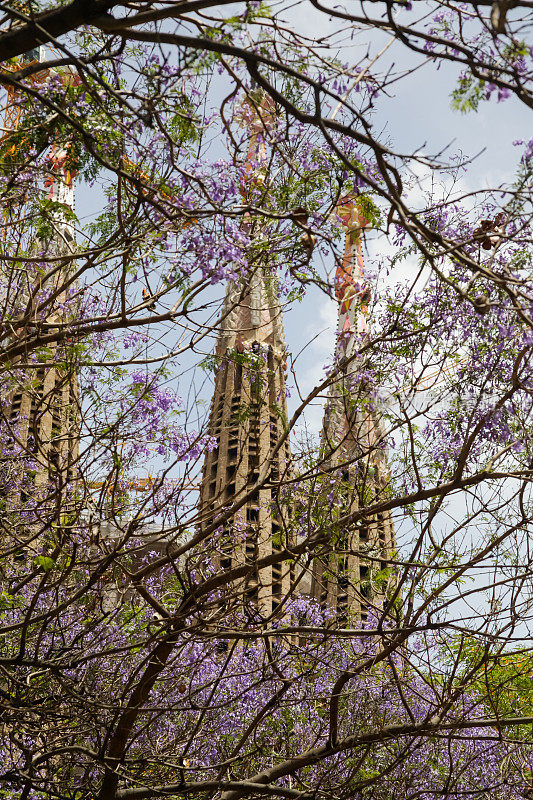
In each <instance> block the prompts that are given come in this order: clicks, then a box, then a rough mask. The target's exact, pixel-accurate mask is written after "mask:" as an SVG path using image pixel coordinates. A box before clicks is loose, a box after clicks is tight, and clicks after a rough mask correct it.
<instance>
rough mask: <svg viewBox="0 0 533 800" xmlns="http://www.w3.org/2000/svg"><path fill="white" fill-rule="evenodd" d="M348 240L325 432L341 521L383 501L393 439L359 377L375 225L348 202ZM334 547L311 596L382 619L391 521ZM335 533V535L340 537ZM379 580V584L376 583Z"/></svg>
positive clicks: (344, 204) (341, 209)
mask: <svg viewBox="0 0 533 800" xmlns="http://www.w3.org/2000/svg"><path fill="white" fill-rule="evenodd" d="M335 216H336V220H337V222H338V223H339V224H340V225H341V226H342V227H343V228H344V230H345V232H346V239H345V249H344V257H343V260H342V263H341V264H339V266H338V267H337V270H336V275H335V294H336V297H337V301H338V303H339V312H338V327H337V344H336V352H335V359H334V364H335V368H336V369H335V373H334V377H333V380H332V383H331V385H330V389H329V394H328V400H327V404H326V410H325V414H324V421H323V428H322V444H321V450H322V463H323V465H324V468H325V469H326V474H327V476H328V478H329V476H330V473H331V471H333V473H334V474H335V472H336V470H335V468H337V469H338V472H337V474H336V480H338V481H340V484H339V487H340V488H339V492H340V501H341V503H340V509H337V513H338V514H339V516H340V517H342V516H344V515H345V514H347V513H349V512H351V511H355V510H357V509H360V508H361V507H363V506H368V505H371V504H372V503H374V502H376V501H377V500H379V498H380V497H384V492H385V487H386V484H387V478H388V469H387V455H386V446H385V444H386V438H385V435H384V432H383V429H382V425H381V420H380V411H379V407H378V406H376V404H375V403H374V401H373V398H372V397H371V395H370V393H369V391H368V388H367V387H366V385H365V383H364V381H363V380H362V379H361V377H360V374H359V373H360V372H361V359H360V357H359V355H358V349H360V347H361V343H362V342H363V343H364V341H365V339H366V338H367V337H368V319H367V318H368V303H369V300H370V297H371V289H370V286H369V285H368V283H367V280H366V278H365V273H364V264H363V257H362V252H361V239H362V231H363V229H364V228H365V227H366V225H367V224H368V222H367V221H366V220H365V219H364V217H363V216H362V214H361V213H360V212H359V211H358V208H357V205H356V201H355V198H352V197H344V198H342V199H341V200H340V202H339V204H338V205H337V208H336V212H335ZM331 530H332V535H334V537H335V539H334V541H330V542H329V544H328V545H327V547H325V548H324V551H323V554H318V555H317V556H316V557H315V559H314V561H313V566H312V570H311V582H310V583H311V585H310V592H311V595H312V596H314V597H315V598H316V599H317V600H318V601H319V602H320V604H321V605H322V606H324V607H326V606H327V607H329V608H332V609H334V610H335V611H336V614H337V618H338V620H339V621H341V622H343V621H346V619H347V618H349V617H351V618H354V617H355V618H359V619H361V620H362V621H365V620H366V618H367V616H368V613H369V611H372V610H374V613H379V608H380V607H381V606H382V604H383V593H384V591H385V588H386V587H385V584H386V575H387V567H388V564H389V561H390V558H391V554H392V552H393V551H394V548H395V538H394V529H393V524H392V519H391V517H390V514H389V513H385V514H377V515H374V516H372V517H369V518H365V519H364V521H363V522H362V523H360V524H359V525H357V526H356V525H348V526H346V527H345V528H344V529H342V530H338V528H337V526H336V525H335V520H334V518H332V520H331ZM333 532H334V534H333ZM378 573H379V574H380V576H379V577H380V579H379V581H378V580H376V577H377V575H378Z"/></svg>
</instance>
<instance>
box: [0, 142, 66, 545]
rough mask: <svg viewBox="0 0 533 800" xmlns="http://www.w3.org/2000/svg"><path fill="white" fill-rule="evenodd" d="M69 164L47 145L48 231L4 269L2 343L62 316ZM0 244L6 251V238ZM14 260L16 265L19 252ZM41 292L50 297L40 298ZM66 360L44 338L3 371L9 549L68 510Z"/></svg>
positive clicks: (3, 483) (3, 490)
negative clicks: (12, 268) (20, 266)
mask: <svg viewBox="0 0 533 800" xmlns="http://www.w3.org/2000/svg"><path fill="white" fill-rule="evenodd" d="M70 162H71V159H70V157H69V151H68V145H67V147H60V146H59V145H54V146H53V147H52V150H51V153H50V156H49V158H48V170H47V175H46V176H45V180H44V193H45V196H46V197H47V199H48V200H50V201H51V205H50V207H51V209H52V210H51V211H50V213H49V218H48V220H47V228H48V230H49V234H48V235H47V237H46V240H44V239H43V238H40V239H37V240H36V242H35V244H34V246H33V247H32V248H30V250H29V254H30V256H31V257H30V259H29V260H28V266H27V267H26V268H25V269H24V270H23V274H21V275H19V276H17V275H13V274H12V275H11V281H9V280H7V282H6V286H7V287H8V288H12V289H13V292H12V298H11V304H12V308H11V319H12V326H11V328H12V331H13V334H12V336H11V337H9V338H8V339H6V340H4V345H8V346H9V344H10V343H13V342H16V340H17V338H19V337H21V336H24V335H25V334H26V333H27V332H29V333H30V334H31V332H32V331H34V330H36V329H38V328H39V326H40V327H41V329H42V330H45V331H50V330H52V331H53V329H54V324H55V323H57V324H58V325H59V324H62V323H64V322H65V321H66V320H67V318H68V313H69V312H68V311H65V308H66V307H68V305H69V301H68V298H67V295H66V292H65V290H64V288H63V285H64V282H65V279H66V277H68V274H69V272H70V271H71V269H72V267H71V264H72V260H73V257H74V254H75V239H74V229H73V226H72V222H71V219H70V217H71V212H72V210H73V206H74V190H73V179H74V171H73V170H72V168H71V167H70V166H69V164H70ZM52 203H53V205H52ZM62 208H64V211H63V210H62ZM21 236H23V237H24V236H26V237H27V233H26V234H25V233H24V232H22V231H21ZM4 245H5V247H6V248H7V249H9V244H8V243H6V237H4ZM21 261H22V263H24V259H23V258H21ZM7 263H8V264H9V261H8V262H7ZM47 273H48V274H47ZM2 282H3V283H4V279H3V280H2ZM45 292H46V293H48V294H49V296H51V298H52V299H51V300H44V293H45ZM55 293H56V295H55V297H54V294H55ZM9 300H10V299H9V297H8V298H7V299H6V302H9ZM40 303H44V305H43V308H44V309H46V310H45V311H41V310H40V309H39V304H40ZM18 320H19V321H20V324H18V325H17V321H18ZM43 322H44V325H43ZM66 360H67V358H66V356H65V353H64V352H63V351H62V348H61V346H60V345H58V344H56V343H49V344H47V345H46V347H45V348H40V349H38V350H37V351H31V352H28V353H27V354H23V355H22V356H19V357H17V358H16V359H15V360H14V361H13V364H12V367H11V368H10V369H9V371H8V374H6V376H5V380H6V384H5V385H6V388H7V392H6V395H5V397H4V399H3V402H2V407H1V415H0V424H1V426H2V429H3V433H2V438H3V440H5V441H8V442H9V443H10V451H11V458H6V459H5V460H4V467H3V469H2V472H1V473H0V502H2V504H3V505H4V507H5V512H6V513H5V514H2V515H0V517H1V518H2V519H3V522H4V524H5V525H6V531H5V532H6V533H7V534H9V539H10V540H11V541H13V542H14V546H15V548H16V547H17V546H19V545H20V546H21V547H23V548H27V549H28V548H29V549H30V550H31V549H32V547H33V546H35V547H37V546H40V545H39V541H40V533H41V532H42V531H44V530H47V529H48V528H49V524H50V513H54V511H53V509H54V508H55V507H57V508H58V509H61V513H62V514H63V515H64V514H65V512H66V511H67V510H68V503H67V502H66V501H65V496H66V495H67V494H70V493H71V492H72V483H73V480H74V476H75V467H76V461H77V454H78V424H77V421H78V419H79V414H78V410H79V408H78V406H79V390H78V378H77V373H76V370H75V368H74V367H73V368H69V366H68V365H66V364H65V362H66ZM58 362H60V363H58ZM34 364H35V366H33V365H34ZM2 498H3V500H2ZM59 498H61V502H60V501H59ZM28 521H29V522H30V524H29V527H28V525H27V523H28ZM8 528H9V530H7V529H8ZM41 528H42V531H41Z"/></svg>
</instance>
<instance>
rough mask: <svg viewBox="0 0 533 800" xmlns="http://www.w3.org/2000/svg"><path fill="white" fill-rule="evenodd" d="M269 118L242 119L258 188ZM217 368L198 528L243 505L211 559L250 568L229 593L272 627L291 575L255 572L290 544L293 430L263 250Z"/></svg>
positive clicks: (229, 295)
mask: <svg viewBox="0 0 533 800" xmlns="http://www.w3.org/2000/svg"><path fill="white" fill-rule="evenodd" d="M268 113H269V112H268V107H266V106H265V105H264V104H261V106H260V107H259V108H255V107H252V106H251V105H248V106H247V108H246V109H245V113H244V114H243V116H244V119H245V123H246V127H247V128H248V130H249V131H250V133H251V136H250V144H249V151H248V162H247V167H246V181H247V182H249V183H255V184H256V185H257V184H258V183H260V182H261V180H262V179H261V162H262V161H263V160H264V155H263V154H264V149H263V146H262V134H261V132H262V131H263V132H264V129H263V126H264V124H265V118H266V117H267V115H268ZM257 166H259V169H256V167H257ZM244 191H245V192H246V187H245V190H244ZM244 224H245V225H247V226H248V231H249V232H250V234H251V237H252V239H253V238H254V236H257V237H260V236H261V235H262V230H261V223H260V222H255V223H253V225H254V226H255V229H254V228H253V227H252V223H251V222H250V221H249V220H245V222H244ZM216 364H217V371H216V377H215V389H214V394H213V399H212V403H211V412H210V417H209V433H210V434H211V435H212V436H213V437H215V438H216V447H215V449H214V450H213V451H212V452H210V453H208V454H207V455H206V459H205V463H204V470H203V477H202V482H201V489H200V517H201V520H200V526H201V527H203V528H206V527H207V526H209V525H212V524H213V523H214V522H216V518H217V516H219V515H220V514H221V513H222V511H223V510H225V509H231V506H232V505H234V504H239V503H240V502H241V500H242V498H244V497H245V496H246V501H245V502H244V503H243V504H242V505H241V506H240V507H239V508H238V510H236V511H235V513H230V516H229V518H228V520H227V521H226V522H224V525H223V526H221V529H220V530H219V533H220V538H219V539H218V540H217V553H216V555H215V557H214V560H215V564H216V566H217V568H218V569H221V570H231V569H232V568H235V567H236V566H241V565H249V569H248V570H247V572H246V575H245V577H244V578H242V579H240V580H239V581H236V582H235V583H234V584H233V585H232V589H233V590H234V596H235V597H236V598H244V613H245V615H246V614H248V615H250V616H253V617H256V616H257V613H259V615H260V616H261V617H262V618H264V619H268V618H269V617H271V616H272V615H276V614H279V613H282V608H281V607H282V604H283V598H284V596H285V595H286V594H287V593H288V591H289V588H290V574H289V572H290V570H289V566H285V565H283V564H281V563H280V564H274V565H272V566H268V567H266V568H264V569H261V570H258V569H257V567H256V563H257V560H258V559H260V558H263V557H265V556H269V555H271V554H272V553H274V552H275V551H276V550H281V549H282V546H284V544H285V543H286V541H287V538H286V537H287V534H286V530H287V504H286V502H284V497H283V490H282V489H281V483H282V482H283V479H284V478H286V477H287V472H288V469H289V457H290V451H289V442H288V438H287V439H285V440H284V441H283V442H282V443H281V439H282V437H283V434H284V431H285V425H286V421H287V405H286V397H285V370H286V348H285V336H284V330H283V322H282V315H281V307H280V303H279V299H278V295H277V282H276V277H275V276H274V275H273V274H272V273H271V271H270V270H269V266H268V257H267V256H265V254H264V252H263V250H262V248H258V250H257V255H254V253H253V248H252V251H251V253H250V258H249V262H248V270H247V272H246V274H243V275H242V276H241V277H240V278H239V279H238V280H235V281H233V280H231V281H229V283H228V286H227V290H226V296H225V300H224V305H223V308H222V322H221V326H220V329H219V335H218V341H217V345H216ZM263 475H268V479H267V482H266V483H265V484H264V485H263V486H262V488H260V489H256V490H254V489H253V486H254V484H255V483H256V482H257V480H258V479H259V477H260V476H263ZM228 591H229V594H233V592H232V591H231V590H228ZM238 602H239V603H240V602H241V601H240V599H239V600H238Z"/></svg>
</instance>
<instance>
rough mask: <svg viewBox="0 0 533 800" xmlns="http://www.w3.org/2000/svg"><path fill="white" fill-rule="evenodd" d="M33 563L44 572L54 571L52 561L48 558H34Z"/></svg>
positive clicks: (53, 562) (54, 563)
mask: <svg viewBox="0 0 533 800" xmlns="http://www.w3.org/2000/svg"><path fill="white" fill-rule="evenodd" d="M33 562H34V564H36V565H37V566H38V567H41V568H42V569H43V570H44V571H45V572H50V570H52V569H54V567H55V565H56V562H55V561H54V559H53V558H49V557H48V556H36V557H35V558H34V560H33Z"/></svg>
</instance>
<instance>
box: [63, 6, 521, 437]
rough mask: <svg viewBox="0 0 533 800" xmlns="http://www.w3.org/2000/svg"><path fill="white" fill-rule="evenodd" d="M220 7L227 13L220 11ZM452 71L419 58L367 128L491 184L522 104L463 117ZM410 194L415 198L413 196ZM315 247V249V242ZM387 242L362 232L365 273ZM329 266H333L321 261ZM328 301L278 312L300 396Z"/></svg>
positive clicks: (316, 371)
mask: <svg viewBox="0 0 533 800" xmlns="http://www.w3.org/2000/svg"><path fill="white" fill-rule="evenodd" d="M304 8H305V13H302V4H297V5H295V6H289V10H288V11H287V15H286V16H287V20H288V22H289V23H290V24H293V25H295V26H297V28H298V30H299V31H300V32H301V33H303V34H306V35H308V36H310V37H311V38H312V37H313V36H315V35H316V33H317V31H319V32H320V35H321V36H323V35H324V34H325V33H326V32H328V24H329V26H330V27H329V30H330V31H332V30H334V29H335V28H336V26H338V23H337V22H335V21H332V22H331V23H328V21H327V18H326V17H325V16H324V15H320V18H317V15H316V12H313V11H312V10H310V9H309V5H308V4H307V5H305V6H304ZM222 10H223V11H224V13H229V11H226V9H222ZM384 41H386V40H385V39H383V37H382V35H381V34H379V35H376V37H375V41H373V42H369V41H366V40H365V41H361V40H359V41H358V40H357V39H356V41H355V43H350V44H349V45H348V46H346V47H344V49H343V50H342V53H341V55H342V60H343V61H345V62H348V63H350V62H352V63H354V64H356V63H357V62H358V61H359V60H360V58H361V56H362V55H363V54H364V53H365V52H366V49H367V47H369V46H371V47H373V48H374V49H380V48H381V46H382V45H383V43H384ZM418 61H419V59H418V56H417V57H414V56H412V55H411V54H408V53H406V51H405V48H403V46H401V45H397V44H394V45H393V46H392V47H391V48H389V49H388V50H387V52H386V54H385V56H384V57H383V58H382V60H381V61H380V62H378V64H377V65H376V67H375V70H376V71H377V72H384V71H386V70H387V69H388V68H389V67H390V66H391V65H394V68H396V69H398V68H404V69H407V68H408V67H413V66H415V64H417V63H418ZM457 76H458V70H457V69H456V68H455V67H453V66H450V65H449V64H445V65H444V66H443V67H441V68H440V69H436V68H435V65H434V64H432V63H426V64H425V66H423V67H422V68H421V69H418V70H417V71H416V72H415V73H413V74H412V75H409V76H407V77H406V78H405V79H403V80H400V81H398V82H397V83H395V84H394V87H393V90H394V95H392V94H391V96H390V97H385V98H380V101H379V102H378V103H377V105H376V111H375V114H374V128H375V130H377V131H380V132H381V137H382V139H385V140H387V141H388V142H389V143H390V145H391V146H392V147H393V148H397V149H398V150H400V151H404V152H413V151H414V150H416V149H420V151H421V152H424V153H426V154H432V153H436V152H439V151H441V150H443V149H444V148H446V147H447V148H448V150H447V152H448V153H450V154H462V155H463V156H467V157H473V156H476V158H475V159H474V161H473V162H472V163H471V164H470V165H469V166H468V168H467V170H466V171H465V172H464V174H463V176H462V177H461V179H460V182H459V185H458V186H457V187H456V188H457V189H458V190H459V191H469V190H473V189H477V188H487V187H491V186H492V187H494V186H498V185H500V184H502V183H509V182H511V181H512V179H513V174H514V172H515V170H516V166H517V163H518V161H519V158H520V154H521V153H520V149H519V148H517V147H514V146H513V144H512V142H513V141H514V140H516V139H526V138H529V134H530V122H529V118H526V116H527V117H529V114H528V109H527V108H526V107H524V106H521V105H520V104H519V103H518V101H515V100H514V99H510V100H508V101H506V102H505V103H500V104H498V103H496V102H494V101H492V102H490V103H482V104H481V105H480V107H479V110H478V111H477V112H476V113H473V112H472V113H469V114H466V115H463V114H460V113H459V112H457V111H453V110H452V109H451V106H450V94H451V92H452V90H453V88H454V87H455V84H456V81H457ZM418 177H419V178H420V181H421V184H422V185H423V184H424V183H426V184H427V183H428V181H430V180H431V179H432V176H431V174H430V173H429V171H426V172H424V170H423V169H421V170H420V171H419V175H418ZM417 192H418V196H417ZM76 195H77V197H76V208H77V212H78V215H79V216H80V218H84V217H87V216H90V215H92V214H93V213H94V211H95V205H97V204H98V202H99V201H100V202H101V198H99V197H98V193H95V192H94V190H93V189H90V188H89V187H87V186H84V185H80V186H78V187H77V190H76ZM411 195H412V197H411V200H412V202H413V203H414V204H415V205H416V204H417V202H420V199H421V198H422V193H421V192H420V191H419V190H418V189H417V188H416V187H415V188H414V189H413V190H412V192H411ZM317 251H318V248H317ZM392 253H393V247H392V245H391V243H390V242H389V240H388V239H387V238H386V236H384V235H383V234H378V233H377V232H370V233H369V234H368V235H367V238H366V247H365V262H366V264H367V265H368V269H369V271H371V272H372V271H373V265H374V263H375V262H376V260H377V258H378V257H379V258H382V257H383V256H387V255H388V254H391V255H392ZM325 267H326V269H331V268H332V267H333V264H325ZM414 268H415V265H414V264H412V263H409V262H403V263H402V267H401V270H396V271H395V272H393V274H391V275H387V276H385V275H379V276H378V277H377V281H376V286H375V291H376V292H380V293H384V292H387V290H388V287H390V285H391V284H392V283H394V282H395V281H397V280H408V279H409V278H410V277H411V275H412V274H413V272H414ZM336 314H337V309H336V304H335V302H334V301H332V300H329V299H328V298H326V297H325V296H324V295H323V294H322V293H320V292H319V290H317V289H315V288H313V287H311V288H310V289H309V291H308V294H307V296H306V297H305V298H304V300H303V301H302V302H301V303H295V304H294V305H293V307H292V308H290V309H287V311H286V314H285V329H286V338H287V346H288V349H289V351H290V352H291V353H292V354H293V356H296V355H297V354H298V356H297V359H296V361H295V369H296V372H297V379H298V384H299V387H300V390H301V393H302V394H304V395H305V394H307V393H308V392H309V391H310V390H311V389H312V388H313V387H314V386H315V384H316V383H317V381H319V380H321V379H322V378H323V367H324V365H325V364H326V363H328V362H329V361H330V360H331V357H332V353H333V349H334V342H335V329H336ZM298 403H299V397H298V393H297V392H296V391H295V390H293V391H292V395H291V397H290V398H289V400H288V404H289V412H292V411H293V410H294V408H295V407H296V406H297V405H298ZM321 417H322V403H321V401H319V402H317V403H316V404H315V406H313V407H311V408H310V409H308V411H307V413H306V417H305V420H306V421H305V424H306V426H307V427H308V429H309V430H310V432H311V433H312V434H314V435H317V434H318V433H319V430H320V425H321Z"/></svg>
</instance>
